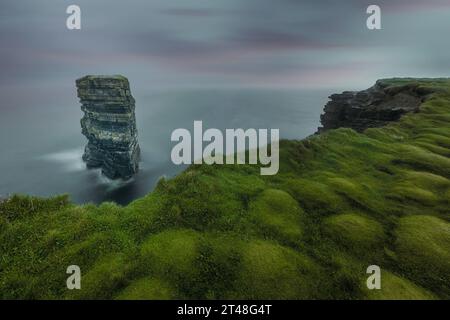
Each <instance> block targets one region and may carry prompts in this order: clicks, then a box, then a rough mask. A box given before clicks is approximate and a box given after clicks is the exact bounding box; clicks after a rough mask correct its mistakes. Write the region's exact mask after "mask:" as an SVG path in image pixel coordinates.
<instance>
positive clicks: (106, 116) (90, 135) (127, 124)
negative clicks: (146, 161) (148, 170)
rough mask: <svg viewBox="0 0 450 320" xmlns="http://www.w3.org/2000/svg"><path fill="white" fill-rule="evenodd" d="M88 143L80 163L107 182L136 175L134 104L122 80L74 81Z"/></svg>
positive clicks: (120, 77) (128, 89) (89, 77)
mask: <svg viewBox="0 0 450 320" xmlns="http://www.w3.org/2000/svg"><path fill="white" fill-rule="evenodd" d="M76 85H77V89H78V97H79V98H80V102H81V104H82V106H81V109H82V110H83V112H84V117H83V118H82V119H81V128H82V133H83V134H84V135H85V136H86V138H87V139H88V144H87V145H86V148H85V151H84V155H83V160H84V161H85V162H86V164H87V166H88V167H100V168H102V173H103V174H104V175H105V176H107V177H108V178H111V179H116V178H124V179H126V178H129V177H131V176H132V175H133V174H135V173H136V172H137V171H138V165H139V156H140V149H139V144H138V141H137V130H136V118H135V113H134V109H135V104H134V103H135V100H134V98H133V97H132V95H131V92H130V86H129V83H128V79H127V78H125V77H123V76H85V77H83V78H81V79H78V80H77V81H76Z"/></svg>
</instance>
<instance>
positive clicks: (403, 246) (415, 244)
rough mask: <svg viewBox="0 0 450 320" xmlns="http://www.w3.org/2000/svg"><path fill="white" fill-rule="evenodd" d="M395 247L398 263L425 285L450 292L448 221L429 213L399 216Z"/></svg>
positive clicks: (449, 225) (449, 230) (449, 224)
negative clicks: (427, 214)
mask: <svg viewBox="0 0 450 320" xmlns="http://www.w3.org/2000/svg"><path fill="white" fill-rule="evenodd" d="M396 235H397V240H396V248H397V254H398V257H399V261H400V264H401V267H402V268H403V269H404V270H405V271H406V272H407V273H408V274H409V276H410V277H411V278H414V279H418V283H421V284H422V285H423V286H426V287H440V288H442V292H443V293H445V294H446V295H449V294H450V288H449V286H448V284H449V283H450V274H449V270H450V223H448V222H446V221H444V220H442V219H439V218H436V217H432V216H426V215H414V216H408V217H404V218H402V219H401V220H400V222H399V225H398V228H397V230H396Z"/></svg>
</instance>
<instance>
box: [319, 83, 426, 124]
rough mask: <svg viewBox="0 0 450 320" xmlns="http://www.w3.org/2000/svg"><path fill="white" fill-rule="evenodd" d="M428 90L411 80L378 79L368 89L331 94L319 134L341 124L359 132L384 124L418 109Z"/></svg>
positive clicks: (321, 118) (322, 116)
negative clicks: (394, 82) (391, 81)
mask: <svg viewBox="0 0 450 320" xmlns="http://www.w3.org/2000/svg"><path fill="white" fill-rule="evenodd" d="M431 93H432V92H431V91H429V90H426V89H424V88H423V87H419V85H417V84H414V83H409V84H405V85H390V84H389V83H388V82H384V81H382V80H379V81H377V83H376V84H375V85H374V86H373V87H371V88H369V89H367V90H363V91H344V92H343V93H341V94H333V95H331V96H330V97H329V98H330V99H331V100H330V101H329V102H328V103H327V104H326V105H325V108H324V113H323V114H322V115H321V116H320V122H321V123H322V127H320V128H319V129H318V133H321V132H324V131H326V130H330V129H337V128H341V127H344V128H352V129H354V130H356V131H358V132H362V131H364V130H365V129H367V128H374V127H381V126H384V125H386V124H388V123H389V122H392V121H397V120H399V119H400V117H401V116H402V115H403V114H405V113H408V112H416V111H418V109H419V106H420V105H421V104H422V102H423V101H424V100H425V99H426V98H427V97H428V96H429V94H431Z"/></svg>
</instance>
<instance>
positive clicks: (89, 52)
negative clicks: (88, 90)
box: [0, 0, 450, 107]
mask: <svg viewBox="0 0 450 320" xmlns="http://www.w3.org/2000/svg"><path fill="white" fill-rule="evenodd" d="M70 4H77V5H79V6H80V7H81V11H82V30H80V31H70V30H67V29H66V18H67V16H68V15H67V14H66V13H65V11H66V8H67V6H68V5H70ZM370 4H377V5H379V6H380V7H381V9H382V27H383V29H382V30H379V31H370V30H367V28H366V19H367V14H366V8H367V6H368V5H370ZM449 34H450V1H449V0H388V1H387V0H382V1H373V0H370V1H366V0H348V1H346V0H341V1H336V0H321V1H319V0H309V1H301V0H128V1H123V0H71V1H62V0H39V1H37V0H1V1H0V43H1V47H0V95H1V97H2V101H3V104H2V107H3V106H4V104H5V103H8V101H9V100H10V99H14V97H18V96H21V97H22V98H28V99H29V100H30V101H31V100H32V99H33V94H35V92H47V93H48V92H50V91H53V92H54V93H55V94H58V92H59V90H61V91H64V90H65V89H67V88H71V87H74V81H75V79H76V78H78V77H81V76H83V75H85V74H123V75H125V76H127V77H129V78H130V80H131V81H132V86H133V87H134V88H138V89H137V90H158V89H164V88H169V89H170V88H178V87H230V86H231V87H247V86H248V87H264V88H265V87H270V88H272V87H273V88H336V87H339V88H347V89H359V88H365V87H368V86H370V85H371V84H372V83H374V81H375V80H376V79H378V78H382V77H392V76H423V77H436V76H449V75H450V68H449V67H450V41H449ZM64 88H65V89H64ZM5 98H6V99H5ZM5 101H6V102H5Z"/></svg>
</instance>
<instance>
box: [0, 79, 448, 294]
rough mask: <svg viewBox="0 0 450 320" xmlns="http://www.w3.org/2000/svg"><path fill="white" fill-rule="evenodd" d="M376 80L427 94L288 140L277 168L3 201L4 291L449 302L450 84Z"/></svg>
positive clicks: (225, 170) (219, 171)
mask: <svg viewBox="0 0 450 320" xmlns="http://www.w3.org/2000/svg"><path fill="white" fill-rule="evenodd" d="M382 81H383V83H385V84H386V85H388V86H397V85H404V84H408V83H414V84H418V85H419V86H421V87H423V88H424V89H432V90H433V92H434V93H433V95H432V97H431V98H429V99H427V100H426V101H425V102H424V103H423V104H422V105H421V106H420V109H419V111H418V112H416V113H409V114H406V115H404V116H403V117H402V118H401V119H400V120H399V121H398V122H394V123H391V124H389V125H388V126H385V127H381V128H372V129H368V130H366V131H364V132H363V133H357V132H355V131H354V130H351V129H345V128H341V129H336V130H329V131H327V132H325V133H323V134H320V135H315V136H312V137H310V138H308V139H305V140H301V141H282V142H281V145H280V172H279V173H278V174H277V175H275V176H261V175H260V174H259V173H260V172H259V167H258V166H251V165H239V166H233V165H228V166H216V165H214V166H207V165H194V166H191V167H189V168H188V169H187V170H186V171H185V172H183V173H181V174H180V175H178V176H177V177H175V178H174V179H171V180H164V179H162V180H160V181H159V183H158V186H157V187H156V189H155V190H154V191H153V192H152V193H150V194H148V195H147V196H145V197H143V198H141V199H138V200H136V201H134V202H133V203H131V204H129V205H128V206H125V207H122V206H118V205H116V204H114V203H103V204H101V205H99V206H95V205H92V204H86V205H75V204H72V203H70V201H69V200H68V198H67V197H66V196H58V197H55V198H51V199H41V198H34V197H28V196H22V195H16V196H13V197H11V198H10V199H8V200H4V201H3V202H2V203H1V204H0V252H1V253H2V259H1V260H0V270H1V272H0V297H1V298H33V299H48V298H67V299H73V298H86V299H136V298H137V299H175V298H178V299H183V298H189V299H214V298H241V299H245V298H251V299H254V298H260V299H271V298H277V299H287V298H290V299H310V298H311V299H314V298H323V299H326V298H331V299H449V298H450V273H449V270H450V264H449V263H450V262H449V261H450V259H449V252H450V215H449V207H450V126H449V123H450V81H449V80H448V79H390V80H389V79H388V80H382ZM72 264H77V265H79V266H80V268H81V271H82V275H83V276H82V289H81V290H73V291H69V290H67V289H66V286H65V283H66V278H67V274H66V273H65V271H66V268H67V266H69V265H72ZM374 264H375V265H378V266H380V267H381V270H382V288H381V290H376V291H370V290H368V289H367V287H366V279H367V276H368V275H367V274H366V269H367V267H368V266H369V265H374Z"/></svg>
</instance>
